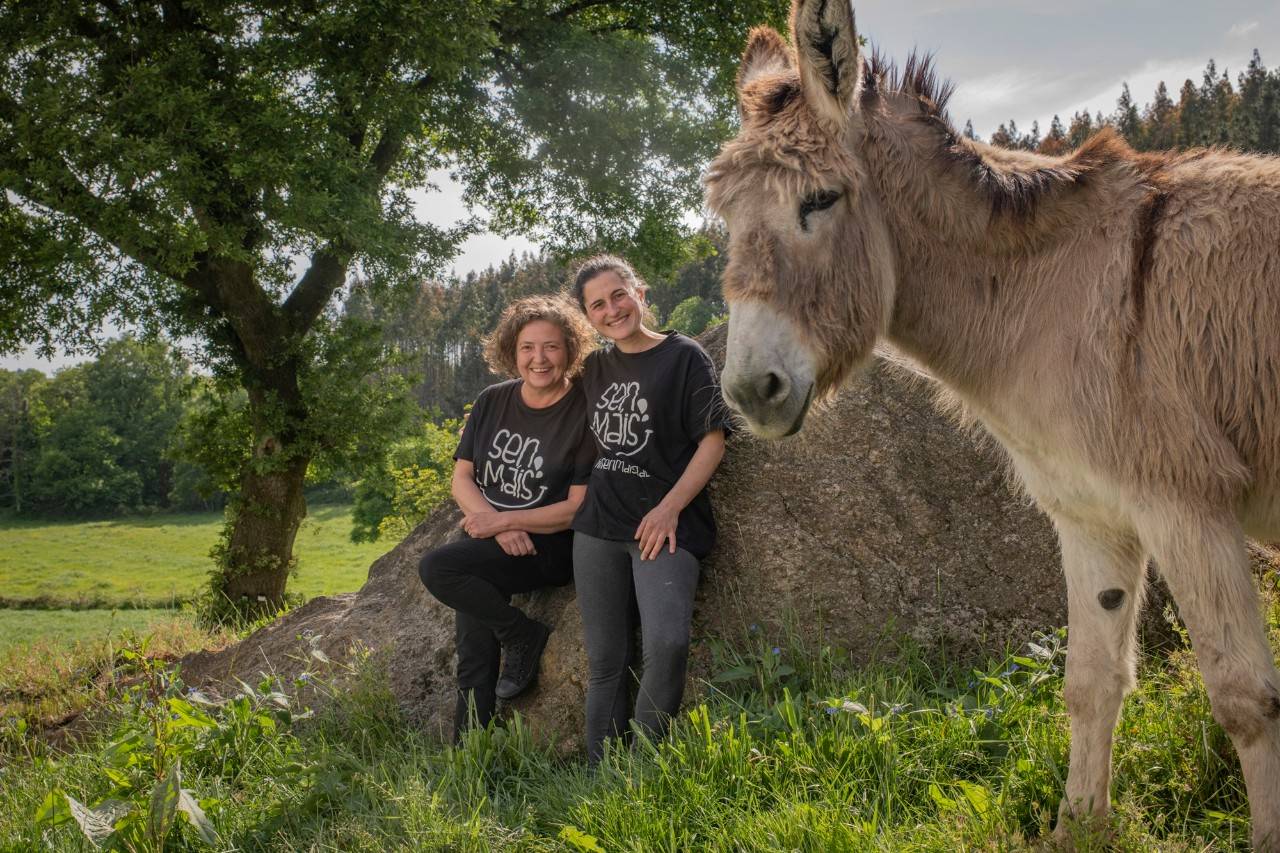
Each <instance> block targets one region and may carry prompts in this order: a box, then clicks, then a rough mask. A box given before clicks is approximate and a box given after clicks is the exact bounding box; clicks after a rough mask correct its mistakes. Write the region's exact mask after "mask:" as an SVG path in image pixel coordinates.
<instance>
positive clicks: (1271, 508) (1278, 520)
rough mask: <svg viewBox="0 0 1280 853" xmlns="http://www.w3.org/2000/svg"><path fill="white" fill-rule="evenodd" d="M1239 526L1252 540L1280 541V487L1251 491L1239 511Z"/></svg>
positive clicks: (1274, 486) (1273, 486)
mask: <svg viewBox="0 0 1280 853" xmlns="http://www.w3.org/2000/svg"><path fill="white" fill-rule="evenodd" d="M1240 525H1241V526H1242V527H1243V528H1244V532H1245V535H1246V536H1250V537H1252V538H1254V539H1266V540H1272V541H1274V540H1276V539H1280V486H1278V485H1275V484H1271V485H1270V486H1269V487H1262V488H1258V489H1255V490H1251V491H1250V493H1249V495H1248V496H1247V497H1246V498H1245V500H1244V503H1243V504H1242V506H1241V509H1240Z"/></svg>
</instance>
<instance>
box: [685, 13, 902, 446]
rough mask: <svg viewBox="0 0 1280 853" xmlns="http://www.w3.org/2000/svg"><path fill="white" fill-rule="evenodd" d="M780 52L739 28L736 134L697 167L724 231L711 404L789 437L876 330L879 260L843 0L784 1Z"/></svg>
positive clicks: (883, 249) (881, 326)
mask: <svg viewBox="0 0 1280 853" xmlns="http://www.w3.org/2000/svg"><path fill="white" fill-rule="evenodd" d="M792 32H793V33H794V34H795V38H796V45H795V49H794V51H793V49H792V48H791V47H790V46H788V45H787V43H786V42H784V41H783V39H782V37H781V36H779V35H778V34H777V33H776V32H774V31H773V30H769V29H763V28H761V29H757V30H755V31H753V32H752V35H751V40H750V43H749V44H748V46H747V50H746V53H745V54H744V56H743V60H742V67H741V69H740V70H739V73H738V95H739V100H740V106H741V112H742V130H741V132H740V133H739V135H738V137H737V138H736V139H733V140H731V141H729V142H728V143H726V145H725V146H724V148H723V149H722V150H721V152H720V155H719V156H718V157H717V158H716V160H715V162H714V163H712V165H711V168H710V169H709V170H708V173H707V178H706V185H707V205H708V207H709V208H711V209H712V210H713V211H715V212H716V213H718V214H719V215H720V216H721V217H722V218H723V219H724V221H725V225H726V226H727V227H728V230H729V238H730V239H729V264H728V266H727V267H726V269H725V273H724V279H723V289H724V295H725V301H726V302H727V303H728V305H729V340H728V349H727V352H726V357H725V369H724V373H723V377H722V387H723V388H724V393H725V398H726V400H727V401H728V402H729V403H730V405H732V406H733V407H734V408H735V409H737V410H738V411H739V412H741V413H742V414H743V415H744V416H745V417H746V419H747V423H748V425H749V426H750V427H751V429H752V430H753V431H754V432H756V433H758V434H759V435H762V436H765V437H768V438H777V437H781V436H784V435H790V434H792V433H794V432H797V431H798V430H799V429H800V427H801V426H802V425H803V423H804V418H805V414H806V412H807V411H808V408H809V405H810V403H811V402H813V400H814V399H816V398H820V397H823V396H825V395H827V394H829V393H831V392H833V391H835V390H836V389H837V388H838V387H839V385H840V384H841V383H842V382H843V381H844V379H845V378H846V377H847V376H848V375H849V374H850V373H851V372H852V371H853V370H854V369H856V368H857V367H858V366H859V365H860V364H862V363H864V362H865V361H867V360H868V359H869V357H870V355H871V352H872V349H873V347H874V345H875V341H876V338H877V337H878V336H880V335H881V334H883V333H884V332H885V330H886V329H887V328H888V321H889V314H890V311H891V308H892V303H893V289H894V286H893V263H892V252H891V243H890V240H889V236H888V231H887V228H886V226H885V223H884V219H883V216H882V215H881V214H880V211H879V208H878V206H877V205H878V202H877V200H876V197H875V194H874V193H873V192H871V191H869V189H868V185H867V183H868V182H867V180H866V171H867V169H866V165H865V163H864V162H863V161H862V160H861V158H860V154H859V148H860V146H861V142H862V139H863V138H864V137H865V133H866V128H865V125H864V124H863V121H862V118H861V116H860V115H859V112H858V108H859V103H858V95H859V93H860V90H861V75H862V62H861V58H860V56H859V54H858V47H857V35H856V33H855V32H854V30H853V16H852V10H851V9H850V8H849V6H848V3H847V0H796V2H795V4H794V5H793V9H792Z"/></svg>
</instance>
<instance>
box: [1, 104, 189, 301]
mask: <svg viewBox="0 0 1280 853" xmlns="http://www.w3.org/2000/svg"><path fill="white" fill-rule="evenodd" d="M16 106H17V105H16V102H14V101H13V100H12V99H11V98H9V97H8V96H7V95H5V94H4V93H0V117H4V118H8V117H9V116H8V115H6V114H7V113H8V111H9V110H10V109H13V108H15V107H16ZM34 163H35V161H34V160H33V159H32V158H31V157H30V156H29V155H26V154H22V153H20V152H12V153H9V154H7V155H0V164H2V165H3V166H4V167H5V168H4V171H6V172H8V173H9V175H10V179H9V180H8V181H7V182H6V183H5V185H4V189H7V190H9V191H10V192H12V193H13V194H14V195H16V196H18V197H19V198H21V199H24V200H25V201H27V202H30V203H32V204H36V205H39V206H41V207H45V208H48V209H49V210H52V211H56V212H57V213H60V214H62V215H63V216H67V217H70V218H71V219H74V220H76V221H77V222H79V223H80V224H81V225H83V226H84V227H85V228H87V229H89V230H90V231H92V232H94V233H95V234H97V235H98V236H100V237H101V238H102V239H104V240H106V241H107V242H108V243H110V244H112V245H113V246H115V247H116V248H117V249H119V250H120V251H121V252H122V253H124V254H125V255H127V256H128V257H130V258H132V259H133V260H135V261H137V262H138V263H140V264H142V265H143V266H145V267H146V268H147V269H149V270H151V271H152V272H154V273H156V274H158V275H161V276H165V277H167V278H174V279H178V278H180V277H181V273H180V271H177V270H175V269H172V268H169V267H168V266H167V265H166V264H165V261H164V258H163V256H162V255H161V254H160V252H159V251H157V250H156V248H155V247H156V246H157V245H158V244H159V243H160V242H161V241H160V238H159V237H157V236H156V235H154V234H150V233H149V232H145V231H141V230H140V233H141V234H143V235H144V236H142V237H141V238H139V237H138V236H135V235H131V234H128V233H127V232H125V231H124V230H122V229H121V228H120V227H119V226H118V225H116V224H114V223H115V222H116V221H118V220H132V219H133V217H132V216H130V215H129V214H127V213H123V212H122V211H121V210H120V205H117V204H112V203H110V202H107V201H104V200H103V199H101V198H99V197H98V196H97V195H95V194H94V193H93V192H92V191H91V190H90V189H89V188H88V187H86V186H85V185H84V184H83V183H82V182H81V181H80V179H79V178H77V177H76V175H75V173H73V172H72V171H71V169H70V168H69V167H68V166H67V164H66V163H65V162H63V161H62V160H61V159H55V158H48V159H43V160H41V161H40V162H39V166H40V171H41V172H42V173H43V174H45V175H47V176H48V178H49V179H50V180H46V181H44V182H42V183H37V182H36V181H34V180H32V179H31V178H28V177H25V176H26V175H29V174H32V172H33V171H34V167H33V166H34Z"/></svg>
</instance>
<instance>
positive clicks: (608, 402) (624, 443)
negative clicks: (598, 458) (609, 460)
mask: <svg viewBox="0 0 1280 853" xmlns="http://www.w3.org/2000/svg"><path fill="white" fill-rule="evenodd" d="M648 422H649V401H648V400H646V399H645V398H644V397H641V396H640V383H639V382H613V383H610V385H609V387H608V388H606V389H605V391H604V393H603V394H601V395H600V399H598V400H597V401H596V410H595V411H594V412H592V413H591V432H592V433H594V434H595V437H596V440H597V441H599V442H600V446H601V447H603V448H604V449H605V450H608V451H610V452H611V453H613V454H615V455H617V456H634V455H635V454H637V453H639V452H640V451H641V450H643V449H644V447H645V445H647V444H648V443H649V439H650V438H651V437H652V436H653V430H652V429H649V428H648V427H646V426H645V424H646V423H648Z"/></svg>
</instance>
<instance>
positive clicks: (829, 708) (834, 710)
mask: <svg viewBox="0 0 1280 853" xmlns="http://www.w3.org/2000/svg"><path fill="white" fill-rule="evenodd" d="M838 713H840V709H839V708H837V707H835V706H834V705H828V706H827V714H828V715H829V716H830V715H834V714H838Z"/></svg>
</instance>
